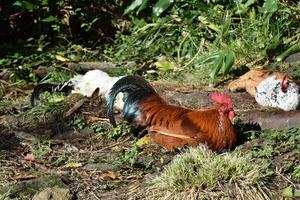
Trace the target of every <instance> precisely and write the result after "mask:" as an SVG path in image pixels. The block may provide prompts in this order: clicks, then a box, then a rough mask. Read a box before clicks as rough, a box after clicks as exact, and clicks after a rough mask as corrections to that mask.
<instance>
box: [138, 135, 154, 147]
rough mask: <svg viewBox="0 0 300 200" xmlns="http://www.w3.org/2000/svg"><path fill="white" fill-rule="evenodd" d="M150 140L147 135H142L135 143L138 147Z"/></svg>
mask: <svg viewBox="0 0 300 200" xmlns="http://www.w3.org/2000/svg"><path fill="white" fill-rule="evenodd" d="M150 141H151V137H150V136H149V135H146V136H144V137H142V138H141V139H139V140H138V141H137V142H136V143H135V144H136V146H138V147H142V146H144V145H146V144H149V143H150Z"/></svg>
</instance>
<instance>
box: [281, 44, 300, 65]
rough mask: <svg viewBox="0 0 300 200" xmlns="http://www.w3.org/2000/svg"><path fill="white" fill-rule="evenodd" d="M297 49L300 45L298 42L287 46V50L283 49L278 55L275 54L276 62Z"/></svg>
mask: <svg viewBox="0 0 300 200" xmlns="http://www.w3.org/2000/svg"><path fill="white" fill-rule="evenodd" d="M299 51H300V45H299V44H295V45H293V46H291V47H290V48H288V49H287V50H285V51H284V52H283V53H281V54H280V55H279V56H277V57H276V61H278V62H280V61H283V60H284V59H285V58H286V57H288V56H289V55H291V54H293V53H297V52H299Z"/></svg>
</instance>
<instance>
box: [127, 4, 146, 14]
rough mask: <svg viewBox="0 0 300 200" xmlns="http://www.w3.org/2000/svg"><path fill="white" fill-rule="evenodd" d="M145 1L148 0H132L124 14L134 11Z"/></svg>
mask: <svg viewBox="0 0 300 200" xmlns="http://www.w3.org/2000/svg"><path fill="white" fill-rule="evenodd" d="M143 1H147V0H135V1H133V2H132V4H130V5H129V6H128V7H127V8H126V9H125V12H124V14H125V15H126V14H128V13H130V12H132V11H134V10H135V9H137V8H138V7H139V6H141V5H142V4H143Z"/></svg>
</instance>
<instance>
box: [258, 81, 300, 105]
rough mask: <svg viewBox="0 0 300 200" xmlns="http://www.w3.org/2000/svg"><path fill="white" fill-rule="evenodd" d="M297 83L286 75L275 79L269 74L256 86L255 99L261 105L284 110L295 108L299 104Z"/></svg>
mask: <svg viewBox="0 0 300 200" xmlns="http://www.w3.org/2000/svg"><path fill="white" fill-rule="evenodd" d="M299 92H300V89H299V85H298V84H296V83H295V82H293V81H290V80H289V79H288V77H287V76H284V77H283V78H282V79H277V78H276V76H270V77H268V78H266V79H265V80H263V81H262V82H261V83H260V84H259V85H258V86H257V87H256V94H255V100H256V101H257V103H258V104H260V105H262V106H268V107H274V108H279V109H282V110H284V111H290V110H296V109H297V108H299V105H300V94H299Z"/></svg>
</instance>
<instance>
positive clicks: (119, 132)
mask: <svg viewBox="0 0 300 200" xmlns="http://www.w3.org/2000/svg"><path fill="white" fill-rule="evenodd" d="M129 133H131V128H130V126H129V125H128V124H126V123H121V124H118V126H117V127H116V128H114V129H112V130H111V131H109V132H108V134H107V137H108V138H110V139H111V138H114V139H117V138H119V137H121V136H124V135H127V134H129Z"/></svg>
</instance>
